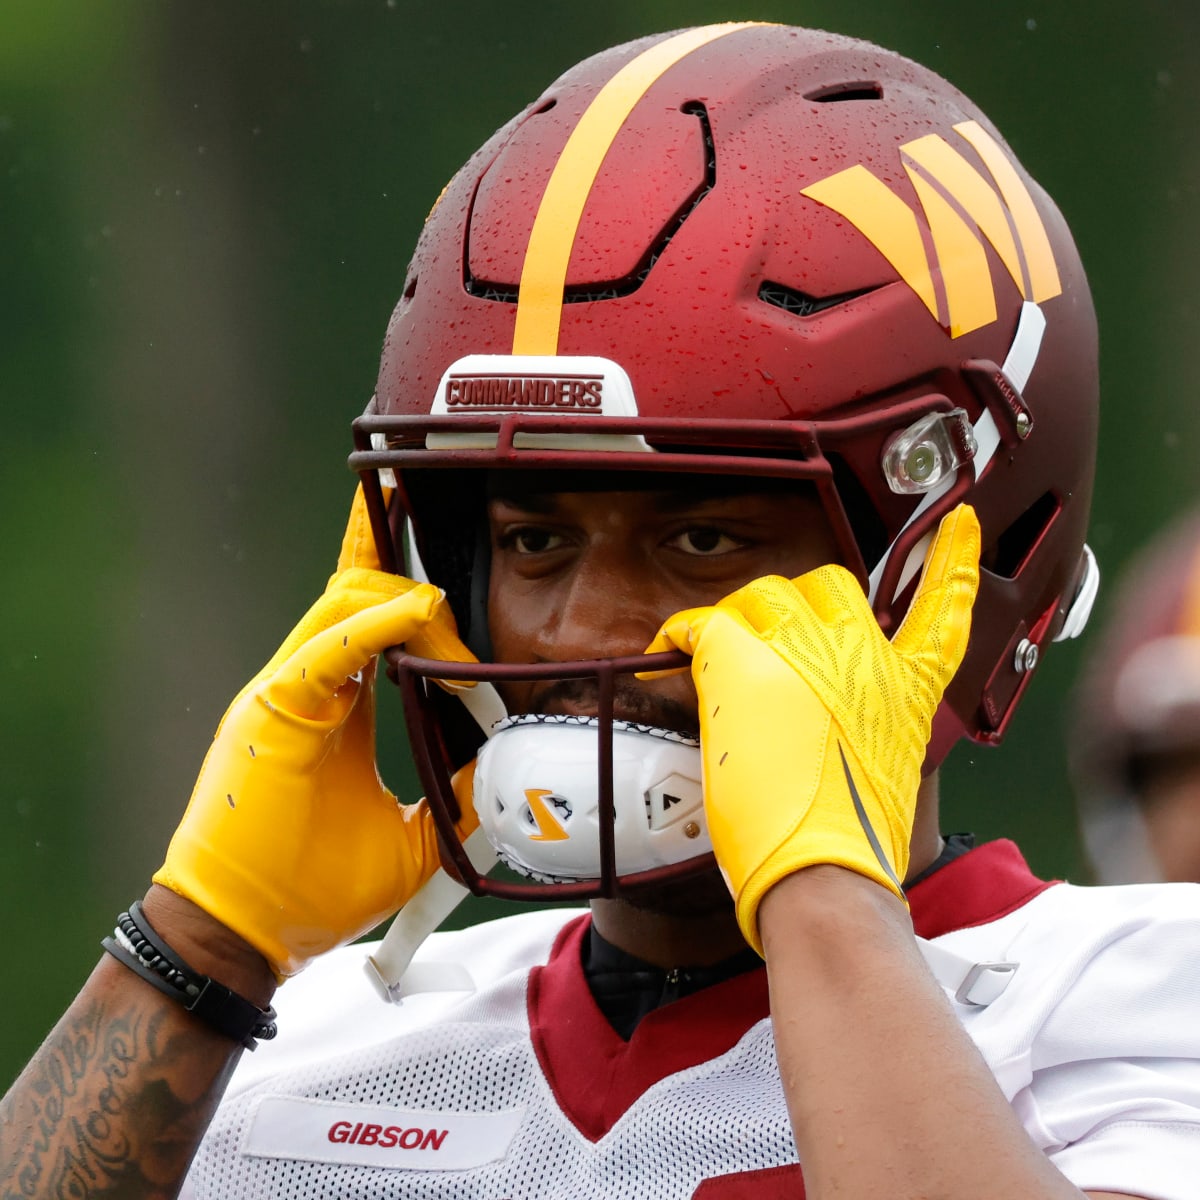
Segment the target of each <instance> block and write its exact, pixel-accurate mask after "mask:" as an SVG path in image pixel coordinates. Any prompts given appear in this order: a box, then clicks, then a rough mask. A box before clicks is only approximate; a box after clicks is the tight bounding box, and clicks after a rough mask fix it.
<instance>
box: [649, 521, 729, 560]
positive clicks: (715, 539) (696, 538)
mask: <svg viewBox="0 0 1200 1200" xmlns="http://www.w3.org/2000/svg"><path fill="white" fill-rule="evenodd" d="M667 544H668V545H670V546H673V547H675V549H676V550H682V551H683V553H684V554H692V555H696V556H697V557H701V558H711V557H714V556H716V555H718V554H729V553H730V552H731V551H734V550H740V549H741V548H742V546H744V545H745V543H744V542H743V541H742V540H741V539H740V538H735V537H732V536H731V535H730V534H728V533H726V532H725V531H724V530H723V529H718V528H716V527H715V526H712V525H696V526H693V527H691V528H689V529H685V530H684V531H683V532H682V533H677V534H676V535H675V536H674V537H673V538H671V539H670V540H669V542H668V543H667Z"/></svg>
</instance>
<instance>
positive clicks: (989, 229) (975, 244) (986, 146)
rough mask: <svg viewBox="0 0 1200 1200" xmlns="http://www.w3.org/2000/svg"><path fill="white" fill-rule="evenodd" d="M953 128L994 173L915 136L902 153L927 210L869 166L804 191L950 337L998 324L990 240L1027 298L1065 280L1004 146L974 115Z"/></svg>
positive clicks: (934, 139)
mask: <svg viewBox="0 0 1200 1200" xmlns="http://www.w3.org/2000/svg"><path fill="white" fill-rule="evenodd" d="M954 131H955V133H957V134H958V135H959V137H961V138H962V139H963V141H965V142H966V143H967V144H968V145H969V146H971V147H972V148H973V149H974V150H975V152H976V154H977V155H978V156H979V158H980V160H981V161H982V162H983V164H984V166H985V167H986V168H987V172H988V175H990V177H991V178H990V179H989V178H988V177H987V176H985V175H984V174H983V173H982V172H981V171H979V170H978V169H977V168H976V167H974V166H973V165H972V164H971V163H970V162H969V161H968V160H967V159H966V158H965V157H963V155H962V154H961V153H959V151H958V150H956V149H955V148H954V147H953V146H952V145H951V144H950V143H949V142H948V141H947V140H946V139H945V138H943V137H941V136H940V135H939V134H928V135H926V136H925V137H920V138H917V139H916V140H915V141H912V142H908V143H906V144H905V145H903V146H901V147H900V157H901V161H902V163H903V165H904V169H905V171H906V172H907V174H908V177H909V179H910V180H911V182H912V185H913V189H914V190H915V191H916V194H917V198H918V200H919V201H920V207H921V212H920V213H918V212H916V211H914V210H913V209H912V208H910V207H909V205H908V204H907V203H906V202H905V201H904V200H902V199H901V198H900V197H899V196H897V195H896V193H895V192H893V191H892V190H891V189H890V188H889V187H888V186H887V185H886V184H885V183H883V182H882V181H881V180H880V179H878V178H877V177H876V176H874V175H872V174H871V172H870V171H868V170H867V168H866V167H864V166H862V165H861V164H860V165H858V166H854V167H849V168H848V169H847V170H845V171H839V172H838V173H837V174H836V175H831V176H829V178H827V179H823V180H821V181H820V182H819V183H815V184H813V185H812V186H811V187H807V188H804V189H803V193H802V194H803V195H805V196H808V197H809V198H810V199H813V200H816V201H817V202H818V203H820V204H823V205H825V206H826V207H827V208H831V209H833V210H834V211H835V212H837V213H840V214H841V215H842V216H843V217H845V218H846V220H848V221H849V222H850V223H851V224H852V225H854V226H855V227H856V228H857V229H858V230H859V232H860V233H862V234H863V235H864V236H865V237H866V238H867V239H868V240H869V241H870V242H871V243H872V244H873V245H874V246H875V248H876V249H877V250H878V251H879V252H880V253H881V254H882V255H883V256H884V257H885V258H886V259H887V260H888V262H890V263H891V264H892V266H893V267H894V268H895V269H896V271H897V272H898V273H899V275H900V277H901V279H903V280H904V282H905V283H907V284H908V286H909V287H910V288H912V290H913V291H914V292H916V294H917V295H918V296H919V297H920V299H921V302H922V303H923V304H924V305H925V307H926V308H928V309H929V311H930V313H931V314H932V315H933V317H934V318H935V319H936V320H937V321H938V322H939V324H941V325H942V326H943V327H945V328H946V329H947V330H949V333H950V336H951V337H960V336H961V335H963V334H964V333H970V332H971V331H972V330H974V329H980V328H982V327H983V326H985V325H990V324H991V323H992V322H993V321H994V320H996V315H997V314H996V294H995V289H994V287H993V282H992V276H991V271H990V270H989V268H988V261H987V254H986V251H985V249H984V239H985V238H986V239H987V242H988V243H989V244H990V245H991V246H992V248H993V249H994V250H995V252H996V254H997V255H998V256H999V258H1000V261H1001V262H1002V263H1003V264H1004V267H1005V269H1006V270H1007V271H1008V273H1009V275H1011V276H1012V279H1013V282H1014V283H1016V285H1017V287H1018V288H1019V289H1020V292H1021V296H1022V297H1023V298H1024V299H1025V300H1026V301H1030V302H1033V303H1035V304H1037V303H1040V302H1041V301H1043V300H1049V299H1050V298H1051V297H1053V296H1057V295H1058V294H1059V293H1060V292H1061V291H1062V284H1061V282H1060V281H1059V277H1058V268H1057V267H1056V265H1055V262H1054V253H1053V251H1052V250H1051V248H1050V239H1049V237H1048V236H1047V234H1046V228H1045V226H1044V225H1043V223H1042V219H1041V217H1040V216H1039V215H1038V211H1037V208H1036V206H1035V205H1034V202H1033V198H1032V197H1031V196H1030V194H1029V191H1028V189H1027V188H1026V187H1025V184H1024V183H1023V182H1022V181H1021V178H1020V176H1019V175H1018V174H1017V171H1016V169H1015V168H1014V166H1013V164H1012V162H1011V161H1010V160H1009V158H1008V156H1007V155H1006V154H1005V152H1004V151H1003V150H1002V149H1001V147H1000V145H999V143H998V142H997V141H996V140H995V139H994V138H993V137H992V136H991V135H990V134H989V133H988V132H987V131H986V130H985V129H984V128H983V127H982V126H981V125H979V124H978V122H976V121H963V122H961V123H959V124H958V125H955V126H954ZM922 217H923V218H924V219H923V220H922Z"/></svg>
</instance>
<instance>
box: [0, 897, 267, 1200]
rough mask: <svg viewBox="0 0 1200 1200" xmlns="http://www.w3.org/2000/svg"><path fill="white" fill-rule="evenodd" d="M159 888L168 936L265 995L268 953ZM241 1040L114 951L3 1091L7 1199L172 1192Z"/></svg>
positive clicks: (0, 1194)
mask: <svg viewBox="0 0 1200 1200" xmlns="http://www.w3.org/2000/svg"><path fill="white" fill-rule="evenodd" d="M157 892H158V889H152V893H155V894H154V895H152V896H151V897H148V898H147V903H146V907H147V912H150V911H151V910H152V909H153V910H155V913H156V920H157V923H158V926H159V932H160V933H161V934H162V935H163V937H164V938H167V939H168V940H171V941H172V942H173V944H175V945H176V948H177V949H179V951H180V953H181V954H185V955H186V956H188V958H189V961H191V963H192V965H194V966H195V967H196V968H197V969H198V970H202V971H204V972H205V973H207V974H212V975H214V977H217V978H221V979H222V981H223V982H226V983H227V984H228V986H231V987H234V988H235V989H236V990H241V991H243V994H246V993H252V994H253V998H255V999H256V1002H258V1003H261V1004H264V1005H265V1004H266V1003H267V1002H268V1001H269V997H270V993H271V991H272V990H273V982H272V980H271V977H270V974H269V972H267V971H266V968H265V964H262V963H261V962H260V963H258V964H256V963H255V961H254V955H253V952H252V951H249V948H248V947H244V944H242V946H238V945H237V943H236V942H235V941H233V940H232V939H231V937H230V935H228V934H227V933H226V932H224V931H222V930H221V927H219V926H217V925H216V923H215V922H209V927H208V929H207V930H206V929H205V926H204V922H203V920H201V919H199V918H197V917H196V915H195V914H191V913H188V912H187V911H186V909H184V908H183V907H182V906H183V905H185V904H186V902H183V901H179V898H178V897H174V901H176V902H177V903H176V905H175V906H173V905H172V903H171V901H170V900H168V901H167V902H166V905H165V906H164V905H163V904H162V902H161V897H158V896H157V895H156V893H157ZM155 900H158V901H159V903H158V905H157V908H156V906H155ZM172 915H174V916H175V917H176V920H174V921H172V919H171V918H172ZM180 918H182V919H180ZM222 942H224V943H225V944H227V945H228V946H230V947H232V950H230V951H227V952H224V953H222V952H221V951H220V950H219V949H218V946H219V945H220V944H221V943H222ZM185 947H186V949H185ZM218 958H219V959H220V961H218ZM241 1051H242V1047H241V1045H240V1044H239V1043H237V1042H233V1041H231V1040H230V1039H229V1038H226V1037H223V1036H221V1035H220V1034H218V1033H215V1032H213V1031H211V1030H209V1029H208V1028H207V1027H205V1026H204V1025H203V1024H202V1023H200V1022H199V1021H197V1020H196V1019H195V1018H194V1017H192V1016H191V1015H190V1014H188V1013H187V1012H186V1011H185V1010H184V1009H183V1008H182V1007H181V1006H180V1005H179V1004H177V1003H175V1002H174V1001H173V1000H171V999H169V998H168V997H166V996H164V995H163V994H162V993H160V992H159V991H157V990H156V989H155V988H153V987H152V986H151V985H150V984H148V983H146V982H145V981H144V980H142V979H140V978H138V976H136V975H135V974H133V973H132V972H131V971H129V970H128V969H127V968H125V967H124V966H122V965H121V964H120V963H118V962H117V961H116V960H115V959H113V958H111V957H109V956H107V955H106V956H105V957H104V958H103V959H102V960H101V961H100V963H99V964H98V965H97V966H96V969H95V970H94V971H93V972H92V975H91V977H90V978H89V980H88V982H87V984H86V985H85V986H84V988H83V990H82V991H81V992H80V994H79V996H78V997H77V998H76V1000H75V1002H74V1003H73V1004H72V1005H71V1007H70V1008H69V1009H68V1010H67V1012H66V1014H65V1015H64V1016H63V1017H62V1019H61V1020H60V1021H59V1022H58V1024H57V1025H56V1026H55V1027H54V1029H53V1030H52V1031H51V1033H50V1035H49V1036H48V1037H47V1039H46V1041H45V1042H44V1043H43V1044H42V1046H41V1048H40V1049H39V1050H38V1051H37V1053H36V1054H35V1055H34V1057H33V1059H32V1060H31V1061H30V1063H29V1065H28V1066H27V1067H26V1068H25V1070H24V1071H23V1072H22V1074H21V1075H20V1077H19V1078H18V1079H17V1081H16V1082H15V1083H14V1084H13V1086H12V1088H11V1089H10V1090H9V1092H8V1094H7V1095H6V1096H5V1097H4V1099H3V1100H2V1101H0V1164H2V1165H0V1198H4V1200H7V1197H10V1196H21V1197H51V1196H53V1197H60V1196H66V1195H69V1196H72V1197H79V1198H84V1197H100V1196H121V1197H166V1196H173V1195H175V1194H176V1192H177V1191H178V1189H179V1187H180V1185H181V1183H182V1182H183V1178H184V1175H185V1174H186V1172H187V1168H188V1164H189V1163H190V1162H191V1158H192V1155H193V1153H194V1152H195V1149H196V1146H197V1145H198V1144H199V1141H200V1139H201V1137H202V1136H203V1134H204V1131H205V1129H206V1128H207V1127H208V1123H209V1121H210V1119H211V1117H212V1114H213V1111H214V1109H215V1108H216V1105H217V1102H218V1101H219V1100H220V1097H221V1095H222V1093H223V1092H224V1090H225V1086H226V1084H227V1082H228V1079H229V1075H230V1073H231V1071H232V1070H233V1067H234V1066H235V1064H236V1062H237V1060H238V1058H239V1056H240V1054H241Z"/></svg>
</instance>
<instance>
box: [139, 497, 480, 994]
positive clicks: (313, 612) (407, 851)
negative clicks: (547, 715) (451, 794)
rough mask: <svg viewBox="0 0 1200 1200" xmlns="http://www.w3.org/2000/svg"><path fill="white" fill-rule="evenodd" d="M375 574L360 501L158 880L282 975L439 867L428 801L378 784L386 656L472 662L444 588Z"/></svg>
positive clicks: (366, 923)
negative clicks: (330, 568) (389, 651)
mask: <svg viewBox="0 0 1200 1200" xmlns="http://www.w3.org/2000/svg"><path fill="white" fill-rule="evenodd" d="M377 565H378V560H377V559H376V558H375V550H374V541H373V539H372V538H371V537H370V532H369V530H368V529H367V527H366V518H365V509H364V507H363V504H362V498H361V492H360V493H359V494H358V495H356V498H355V505H354V508H353V509H352V511H351V518H350V524H349V526H348V528H347V533H346V538H345V541H344V543H343V547H342V554H341V556H340V558H339V560H338V568H339V569H338V571H337V572H336V573H335V574H334V575H333V576H332V577H331V578H330V581H329V584H328V586H327V588H326V590H325V593H324V594H323V595H322V596H321V598H320V599H319V600H318V601H317V602H316V604H314V605H313V607H312V608H311V609H309V611H308V612H307V613H306V614H305V616H304V617H303V618H302V619H301V621H300V623H299V624H298V625H297V626H296V628H295V629H294V630H293V631H292V632H291V634H290V635H289V636H288V638H287V640H286V641H285V642H284V643H283V645H282V646H281V647H280V649H279V650H278V651H277V652H276V654H275V655H274V657H273V658H272V659H271V661H270V662H268V663H267V665H266V666H265V667H264V668H263V669H262V670H261V671H260V672H259V673H258V674H257V675H256V676H255V677H254V679H252V680H251V681H250V683H249V684H247V686H246V687H245V688H244V689H243V690H242V691H241V692H240V693H239V695H238V696H237V697H236V699H235V700H234V701H233V703H232V704H231V705H230V707H229V709H228V711H227V712H226V713H225V716H224V717H223V718H222V720H221V723H220V725H219V726H218V728H217V732H216V735H215V737H214V740H213V744H212V746H211V747H210V749H209V752H208V755H207V757H206V758H205V760H204V765H203V767H202V768H201V770H200V775H199V778H198V779H197V781H196V785H195V788H194V790H193V792H192V798H191V801H190V803H189V804H188V808H187V811H186V812H185V814H184V817H183V820H182V822H181V823H180V825H179V828H178V829H177V830H176V832H175V835H174V837H173V838H172V840H171V844H170V846H169V848H168V850H167V856H166V861H165V862H164V864H163V866H162V867H161V868H160V869H159V871H158V873H157V874H156V875H155V876H154V881H155V882H156V883H160V884H163V885H164V886H166V887H168V888H170V889H172V890H173V891H175V892H177V893H179V894H180V895H182V896H185V897H187V898H188V899H189V900H192V901H194V902H195V903H196V904H198V905H199V906H200V907H201V908H203V909H204V910H205V911H206V912H208V913H209V914H210V915H212V916H214V917H216V918H217V919H218V920H219V921H221V922H222V923H223V924H224V925H226V926H228V927H229V928H230V929H232V930H234V931H235V932H236V933H238V934H240V935H241V936H242V937H243V938H245V939H246V941H248V942H250V943H251V945H253V946H255V947H256V948H257V949H258V950H259V951H260V952H261V953H262V954H263V956H264V957H265V958H266V959H267V961H268V962H269V963H270V964H271V967H272V969H273V970H274V971H275V973H276V975H277V977H279V978H283V977H286V976H288V975H294V974H295V973H296V972H297V971H299V970H300V969H301V968H303V967H304V966H305V965H306V963H307V962H308V961H309V960H310V959H312V958H314V957H315V956H316V955H318V954H321V953H323V952H325V951H326V950H330V949H332V948H333V947H335V946H338V945H341V944H343V943H345V942H349V941H352V940H353V939H354V938H356V937H359V936H361V935H362V934H364V933H366V932H367V931H369V930H370V929H372V928H373V927H374V926H375V925H377V924H378V923H379V922H380V921H382V920H384V919H386V918H387V917H389V916H390V915H391V914H392V913H394V912H395V911H396V910H397V909H398V908H400V907H401V906H402V905H403V904H404V903H405V902H406V901H407V900H408V899H409V897H411V896H412V895H413V893H414V892H415V891H416V890H417V889H418V888H419V887H420V886H421V884H422V883H424V882H425V880H426V879H427V878H428V877H429V876H430V875H431V874H432V873H433V871H434V870H435V869H436V868H437V866H438V865H439V859H438V851H437V839H436V835H435V832H434V826H433V821H432V817H431V815H430V813H429V811H428V809H427V808H426V806H425V804H424V803H423V802H422V803H418V804H413V805H401V804H399V803H398V802H397V800H396V797H395V796H394V795H393V794H392V793H391V792H390V791H388V790H387V788H385V787H384V785H383V783H382V781H381V780H380V778H379V774H378V771H377V768H376V765H375V691H374V684H375V658H376V656H377V655H378V654H379V653H380V652H381V651H382V650H384V649H386V648H387V647H389V646H394V645H398V644H401V643H407V645H408V646H409V647H410V649H412V650H413V652H414V653H420V654H422V655H423V656H427V657H443V658H450V659H455V660H459V661H463V660H468V661H469V660H471V658H472V656H471V654H470V652H469V651H468V650H467V649H466V647H465V646H463V645H462V644H461V643H460V642H459V640H458V637H457V634H456V632H455V630H454V622H453V618H452V617H451V616H450V613H449V609H448V606H446V605H445V603H444V600H443V594H442V593H441V592H440V591H439V589H437V588H435V587H433V586H432V585H430V584H417V583H413V581H412V580H409V579H404V578H402V577H400V576H397V575H391V574H388V573H385V572H383V571H380V570H377V569H374V568H375V567H377ZM473 819H474V810H473V809H470V810H468V813H467V815H466V816H465V817H464V821H473ZM464 832H469V828H467V829H464Z"/></svg>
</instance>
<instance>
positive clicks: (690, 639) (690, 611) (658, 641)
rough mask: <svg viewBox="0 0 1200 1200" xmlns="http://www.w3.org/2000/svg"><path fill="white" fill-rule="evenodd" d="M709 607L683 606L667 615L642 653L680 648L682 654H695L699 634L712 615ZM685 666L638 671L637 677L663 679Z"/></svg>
mask: <svg viewBox="0 0 1200 1200" xmlns="http://www.w3.org/2000/svg"><path fill="white" fill-rule="evenodd" d="M712 611H713V610H712V609H711V608H685V609H683V610H681V611H680V612H677V613H674V614H672V615H671V616H669V617H668V618H667V619H666V620H665V621H664V622H663V623H662V625H661V627H660V628H659V631H658V632H657V633H656V634H655V635H654V638H653V639H652V640H651V642H650V644H649V645H648V646H647V647H646V649H645V650H643V651H642V653H643V654H661V653H662V652H663V651H666V650H682V651H683V652H684V654H695V653H696V646H697V644H698V643H699V641H700V635H701V633H703V632H704V626H705V625H706V624H707V622H708V619H709V617H710V616H711V615H712ZM686 670H688V668H687V667H672V668H671V669H670V670H668V671H638V672H636V674H635V678H637V679H665V678H666V677H667V676H668V675H679V674H682V673H683V672H684V671H686Z"/></svg>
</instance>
